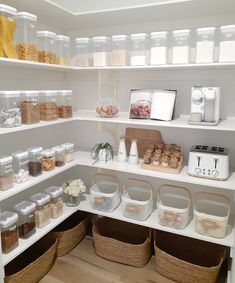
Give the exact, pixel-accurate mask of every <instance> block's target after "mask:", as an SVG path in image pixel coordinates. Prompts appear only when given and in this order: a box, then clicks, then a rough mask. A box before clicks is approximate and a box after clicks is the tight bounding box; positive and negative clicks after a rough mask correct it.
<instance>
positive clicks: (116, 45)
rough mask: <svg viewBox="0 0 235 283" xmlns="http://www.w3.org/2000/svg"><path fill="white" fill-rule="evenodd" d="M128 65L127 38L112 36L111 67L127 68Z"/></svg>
mask: <svg viewBox="0 0 235 283" xmlns="http://www.w3.org/2000/svg"><path fill="white" fill-rule="evenodd" d="M128 64H129V36H127V35H113V36H112V65H113V66H127V65H128Z"/></svg>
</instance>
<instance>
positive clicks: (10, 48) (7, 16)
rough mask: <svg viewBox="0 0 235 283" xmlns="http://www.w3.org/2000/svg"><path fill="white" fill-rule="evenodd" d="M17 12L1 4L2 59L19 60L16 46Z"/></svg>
mask: <svg viewBox="0 0 235 283" xmlns="http://www.w3.org/2000/svg"><path fill="white" fill-rule="evenodd" d="M16 15H17V10H16V9H15V8H13V7H11V6H7V5H4V4H0V31H1V33H0V41H1V45H0V57H6V58H15V59H16V58H17V53H16V50H15V44H14V34H15V29H16Z"/></svg>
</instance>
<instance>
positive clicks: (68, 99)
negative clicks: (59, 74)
mask: <svg viewBox="0 0 235 283" xmlns="http://www.w3.org/2000/svg"><path fill="white" fill-rule="evenodd" d="M57 105H58V117H59V118H71V117H72V116H73V107H72V90H58V92H57Z"/></svg>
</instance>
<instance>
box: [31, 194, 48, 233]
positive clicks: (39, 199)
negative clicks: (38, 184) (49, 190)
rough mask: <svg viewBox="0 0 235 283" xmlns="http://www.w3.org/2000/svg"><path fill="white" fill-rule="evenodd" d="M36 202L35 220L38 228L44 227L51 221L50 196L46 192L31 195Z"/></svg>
mask: <svg viewBox="0 0 235 283" xmlns="http://www.w3.org/2000/svg"><path fill="white" fill-rule="evenodd" d="M30 200H31V201H33V202H35V203H36V209H35V221H36V227H37V228H43V227H45V226H46V225H47V224H49V222H50V207H49V202H50V196H49V195H48V194H44V193H37V194H35V195H33V196H31V197H30Z"/></svg>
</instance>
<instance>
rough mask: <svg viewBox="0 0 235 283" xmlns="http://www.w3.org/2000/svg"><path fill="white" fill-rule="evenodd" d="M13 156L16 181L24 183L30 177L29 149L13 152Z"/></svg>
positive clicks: (14, 178)
mask: <svg viewBox="0 0 235 283" xmlns="http://www.w3.org/2000/svg"><path fill="white" fill-rule="evenodd" d="M12 157H13V180H14V182H15V183H17V184H20V183H24V182H26V181H27V180H28V178H29V154H28V151H17V152H14V153H12Z"/></svg>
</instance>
